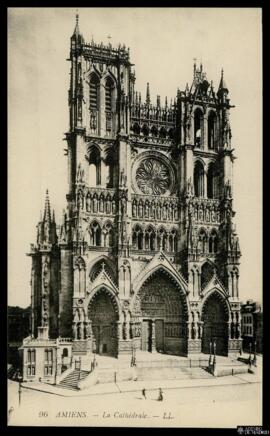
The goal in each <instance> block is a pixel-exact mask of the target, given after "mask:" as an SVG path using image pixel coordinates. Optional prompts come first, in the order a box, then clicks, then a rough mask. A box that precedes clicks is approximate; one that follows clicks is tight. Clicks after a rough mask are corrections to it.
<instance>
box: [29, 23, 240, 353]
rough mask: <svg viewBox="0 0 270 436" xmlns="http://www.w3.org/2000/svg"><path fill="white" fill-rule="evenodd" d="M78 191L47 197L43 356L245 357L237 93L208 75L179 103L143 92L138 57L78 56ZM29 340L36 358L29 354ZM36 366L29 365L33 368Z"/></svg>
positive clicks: (72, 98)
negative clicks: (64, 350)
mask: <svg viewBox="0 0 270 436" xmlns="http://www.w3.org/2000/svg"><path fill="white" fill-rule="evenodd" d="M69 61H70V65H71V69H70V88H69V93H68V102H69V114H70V117H69V131H68V132H67V133H66V141H67V148H66V154H67V160H68V179H69V191H68V193H67V196H66V198H67V207H66V210H65V211H64V213H63V222H62V224H61V225H60V226H58V225H56V223H55V218H54V214H53V213H51V208H50V202H49V197H48V195H47V196H46V203H45V211H44V216H43V219H42V220H41V221H40V222H39V223H38V235H37V241H36V244H33V245H32V246H31V252H30V253H29V255H30V256H31V257H32V277H31V289H32V293H31V301H32V303H31V304H32V318H31V329H32V337H31V344H32V345H31V346H32V348H33V349H35V341H38V339H37V338H38V331H42V332H43V334H44V332H46V333H45V336H46V337H47V339H48V340H57V339H58V340H59V338H66V339H67V341H68V340H69V341H70V343H71V344H72V353H73V354H75V355H76V353H77V354H86V353H88V352H95V353H98V354H105V355H106V354H107V355H111V356H115V357H117V356H118V355H119V354H121V353H131V351H132V350H134V349H140V350H144V351H146V352H160V353H167V354H177V355H183V356H187V355H190V354H192V353H201V352H202V353H209V352H211V347H212V346H213V344H214V346H215V348H216V350H215V351H216V354H220V355H228V354H229V353H235V352H238V351H239V347H240V343H241V339H240V323H241V319H240V302H239V294H238V280H239V259H240V256H241V253H240V248H239V243H238V237H237V234H236V230H235V224H234V223H233V218H234V216H235V212H234V211H233V184H232V170H233V161H234V155H233V147H232V144H231V138H232V135H231V128H230V120H229V114H230V109H231V107H232V106H231V104H230V99H229V96H228V95H229V90H228V88H227V86H226V84H225V79H224V75H223V71H222V73H221V78H220V84H219V88H218V91H217V92H215V91H214V88H213V85H212V82H208V80H207V78H206V74H205V72H204V71H203V67H202V65H200V66H199V67H198V66H197V65H196V64H194V70H193V79H192V83H191V85H190V86H188V85H187V86H186V88H185V90H184V91H180V90H178V91H177V93H176V97H175V99H174V101H171V102H168V101H167V99H166V100H165V104H164V105H162V104H161V101H160V97H159V96H157V99H156V101H155V103H154V102H152V100H151V97H150V89H149V84H147V89H146V99H145V101H144V99H143V100H142V98H141V95H140V94H139V93H138V92H136V91H135V73H134V70H133V65H132V63H131V62H130V54H129V50H128V49H126V47H125V46H119V47H118V48H113V47H112V45H111V44H108V45H103V44H99V45H98V44H95V43H94V42H93V41H92V42H91V43H89V44H88V43H85V41H84V38H83V36H82V34H81V32H80V30H79V25H78V17H77V22H76V27H75V30H74V33H73V35H72V37H71V46H70V58H69ZM27 346H28V345H27V342H25V345H24V348H25V350H26V349H27ZM26 359H27V358H26Z"/></svg>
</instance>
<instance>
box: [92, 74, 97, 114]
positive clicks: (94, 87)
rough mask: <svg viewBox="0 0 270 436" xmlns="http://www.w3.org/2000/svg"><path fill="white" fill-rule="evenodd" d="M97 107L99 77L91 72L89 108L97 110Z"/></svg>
mask: <svg viewBox="0 0 270 436" xmlns="http://www.w3.org/2000/svg"><path fill="white" fill-rule="evenodd" d="M98 109H99V79H98V77H97V76H96V74H92V76H91V78H90V110H93V111H97V110H98Z"/></svg>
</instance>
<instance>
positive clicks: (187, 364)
mask: <svg viewBox="0 0 270 436" xmlns="http://www.w3.org/2000/svg"><path fill="white" fill-rule="evenodd" d="M137 367H138V368H149V367H153V368H168V367H169V368H206V367H208V358H205V359H204V358H202V359H188V358H187V359H185V360H184V359H183V360H174V359H168V360H165V361H160V360H150V361H145V362H143V361H142V362H140V361H139V360H137Z"/></svg>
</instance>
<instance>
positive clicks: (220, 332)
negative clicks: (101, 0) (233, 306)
mask: <svg viewBox="0 0 270 436" xmlns="http://www.w3.org/2000/svg"><path fill="white" fill-rule="evenodd" d="M202 320H203V322H204V326H203V336H202V352H203V353H207V354H209V353H210V343H212V349H211V352H212V353H213V344H214V342H215V344H216V354H218V355H227V352H228V326H227V321H228V314H227V312H226V310H225V308H224V305H223V304H222V301H221V300H220V298H218V297H217V296H216V295H215V294H212V295H211V296H210V297H209V298H208V299H207V301H206V302H205V304H204V307H203V313H202Z"/></svg>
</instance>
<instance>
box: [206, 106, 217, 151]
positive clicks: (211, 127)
mask: <svg viewBox="0 0 270 436" xmlns="http://www.w3.org/2000/svg"><path fill="white" fill-rule="evenodd" d="M207 124H208V148H209V149H210V150H214V148H215V134H216V114H215V112H213V111H211V112H210V114H209V116H208V120H207Z"/></svg>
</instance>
